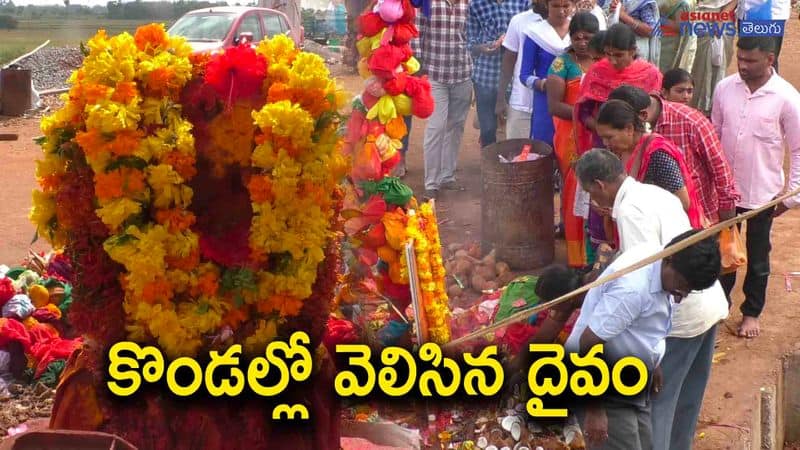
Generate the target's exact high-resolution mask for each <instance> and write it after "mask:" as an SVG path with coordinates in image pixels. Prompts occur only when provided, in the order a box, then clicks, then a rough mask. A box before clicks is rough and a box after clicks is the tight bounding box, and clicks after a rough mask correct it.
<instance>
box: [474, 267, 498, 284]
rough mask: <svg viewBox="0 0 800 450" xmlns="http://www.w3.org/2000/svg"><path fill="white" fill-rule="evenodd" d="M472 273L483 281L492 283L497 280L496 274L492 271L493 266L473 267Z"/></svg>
mask: <svg viewBox="0 0 800 450" xmlns="http://www.w3.org/2000/svg"><path fill="white" fill-rule="evenodd" d="M473 273H476V274H478V275H480V276H481V277H482V278H483V279H484V280H487V281H492V280H494V279H495V278H497V274H496V273H495V271H494V265H492V266H485V265H480V266H475V269H474V270H473Z"/></svg>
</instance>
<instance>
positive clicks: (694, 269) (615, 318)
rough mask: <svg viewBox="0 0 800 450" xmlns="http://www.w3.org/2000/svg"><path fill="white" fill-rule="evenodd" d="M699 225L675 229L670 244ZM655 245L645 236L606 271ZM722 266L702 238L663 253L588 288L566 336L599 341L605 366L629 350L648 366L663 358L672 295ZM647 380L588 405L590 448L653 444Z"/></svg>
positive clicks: (574, 346)
mask: <svg viewBox="0 0 800 450" xmlns="http://www.w3.org/2000/svg"><path fill="white" fill-rule="evenodd" d="M699 231H700V230H690V231H687V232H685V233H683V234H681V235H679V236H677V237H675V238H674V239H673V240H672V241H671V242H670V243H669V244H668V245H667V247H669V246H670V245H673V244H675V243H677V242H680V241H682V240H684V239H687V238H689V237H691V236H692V235H694V234H696V233H698V232H699ZM659 250H660V248H659V247H658V246H653V245H651V244H642V245H639V246H635V247H632V248H630V249H628V250H627V251H626V252H624V253H622V254H621V255H619V256H618V257H617V259H616V260H615V261H614V262H613V263H612V264H611V265H610V266H609V267H608V268H607V269H606V270H605V271H604V272H603V274H602V275H601V278H602V277H606V276H608V275H611V274H613V273H615V272H618V271H619V270H621V269H624V268H626V267H629V266H631V265H633V264H635V263H637V262H639V261H641V260H643V259H645V258H647V257H648V256H652V255H653V254H654V253H657V252H658V251H659ZM719 273H720V254H719V243H718V241H717V239H716V238H715V237H710V238H706V239H704V240H702V241H700V242H697V243H695V244H693V245H692V246H689V247H687V248H685V249H683V250H681V251H679V252H677V253H676V254H674V255H672V256H669V257H666V258H664V259H663V260H660V261H657V262H655V263H653V264H650V265H648V266H645V267H643V268H641V269H638V270H635V271H633V272H631V273H629V274H626V275H624V276H622V277H620V278H617V279H616V280H613V281H610V282H608V283H605V284H603V285H602V286H599V287H596V288H594V289H591V290H590V291H589V292H588V293H587V294H586V298H585V299H584V301H583V306H582V307H581V312H580V316H579V317H578V320H577V322H576V323H575V327H574V328H573V330H572V333H570V336H569V338H568V339H567V342H566V344H565V348H566V350H567V351H568V352H571V353H572V352H576V353H580V354H585V353H587V352H588V351H589V350H590V349H591V348H592V347H593V346H594V345H596V344H604V349H603V354H604V356H605V357H606V359H607V362H608V364H609V366H612V365H613V364H614V363H615V362H616V361H618V360H619V359H621V358H623V357H626V356H634V357H636V358H639V359H641V360H642V361H643V362H644V363H645V365H646V366H647V368H648V371H649V372H650V373H652V371H653V370H654V369H655V367H656V366H658V364H659V363H660V362H661V358H662V357H663V356H664V350H665V338H666V336H667V334H668V333H669V331H670V327H671V316H672V306H673V305H672V302H673V301H674V302H676V303H677V302H680V301H681V300H682V299H683V298H685V297H686V296H687V295H689V293H690V292H692V291H699V290H704V289H708V288H709V287H711V286H712V285H713V284H714V282H716V281H717V278H718V277H719ZM649 390H650V389H649V387H648V388H647V389H645V390H644V392H643V393H642V394H640V395H639V396H636V397H622V396H619V395H607V396H605V397H604V398H603V401H602V404H596V405H590V406H589V407H588V408H587V410H586V417H585V420H584V427H583V430H584V431H585V434H586V437H587V440H588V444H589V447H588V448H590V449H594V448H603V449H604V450H609V449H620V450H643V449H649V448H651V447H652V436H651V434H652V431H651V419H650V399H649Z"/></svg>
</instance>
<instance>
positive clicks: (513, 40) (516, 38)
mask: <svg viewBox="0 0 800 450" xmlns="http://www.w3.org/2000/svg"><path fill="white" fill-rule="evenodd" d="M517 19H518V17H517V16H514V17H512V18H511V21H510V22H509V23H508V29H507V30H506V35H505V38H503V62H502V63H501V65H500V82H499V83H498V85H497V103H496V105H495V114H496V115H497V118H498V119H500V120H503V118H504V117H505V112H506V89H508V85H509V84H510V83H511V77H512V76H514V66H515V65H516V64H517V52H519V50H520V48H519V47H520V40H521V33H520V31H519V20H517Z"/></svg>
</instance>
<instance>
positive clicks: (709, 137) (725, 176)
mask: <svg viewBox="0 0 800 450" xmlns="http://www.w3.org/2000/svg"><path fill="white" fill-rule="evenodd" d="M698 115H701V114H698ZM690 140H691V144H692V149H693V151H694V152H695V155H694V157H695V158H698V160H699V161H703V164H704V165H705V166H706V167H707V168H708V171H709V172H710V173H711V176H712V179H713V182H714V187H715V188H716V191H717V198H718V200H719V220H720V221H724V220H728V219H730V218H732V217H733V216H735V215H736V203H737V202H738V201H739V192H738V191H737V190H736V181H735V180H734V178H733V171H732V170H731V166H730V165H729V164H728V159H727V158H726V157H725V154H724V153H723V152H722V143H721V142H720V140H719V137H718V136H717V133H716V130H714V126H713V125H712V124H711V122H709V121H708V119H706V118H705V117H702V118H701V119H700V121H699V124H698V126H697V127H696V128H694V133H693V134H692V135H691V137H690Z"/></svg>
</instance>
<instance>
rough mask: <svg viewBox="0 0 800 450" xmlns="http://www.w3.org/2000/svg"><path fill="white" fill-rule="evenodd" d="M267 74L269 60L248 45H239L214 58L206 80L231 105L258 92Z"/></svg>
mask: <svg viewBox="0 0 800 450" xmlns="http://www.w3.org/2000/svg"><path fill="white" fill-rule="evenodd" d="M266 76H267V60H266V59H265V58H264V57H263V56H262V55H260V54H258V53H256V51H255V50H254V49H253V48H252V47H250V46H249V45H239V46H236V47H232V48H229V49H228V50H226V51H225V53H222V54H219V55H215V56H214V57H212V58H211V61H209V62H208V66H207V67H206V74H205V82H206V83H208V84H209V85H210V86H211V87H212V88H214V91H215V92H216V94H217V95H218V96H220V97H222V98H224V99H226V102H227V104H229V105H230V104H231V103H233V102H234V101H236V100H239V99H242V98H247V97H251V96H253V95H256V94H258V93H259V92H260V91H261V85H262V83H263V82H264V78H265V77H266Z"/></svg>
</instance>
